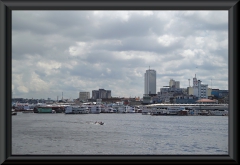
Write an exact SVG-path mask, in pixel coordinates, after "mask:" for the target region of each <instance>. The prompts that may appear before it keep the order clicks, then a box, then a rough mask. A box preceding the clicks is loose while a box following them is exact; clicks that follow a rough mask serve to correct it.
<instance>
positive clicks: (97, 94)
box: [92, 89, 112, 99]
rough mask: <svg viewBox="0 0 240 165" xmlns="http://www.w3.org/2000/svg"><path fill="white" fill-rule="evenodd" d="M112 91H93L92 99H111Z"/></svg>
mask: <svg viewBox="0 0 240 165" xmlns="http://www.w3.org/2000/svg"><path fill="white" fill-rule="evenodd" d="M111 97H112V96H111V90H105V89H99V90H92V99H103V98H111Z"/></svg>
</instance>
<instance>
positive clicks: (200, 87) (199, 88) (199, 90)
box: [193, 74, 209, 99]
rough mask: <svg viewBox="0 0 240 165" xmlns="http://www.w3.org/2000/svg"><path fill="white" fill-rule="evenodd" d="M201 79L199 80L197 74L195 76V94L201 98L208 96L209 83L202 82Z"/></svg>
mask: <svg viewBox="0 0 240 165" xmlns="http://www.w3.org/2000/svg"><path fill="white" fill-rule="evenodd" d="M201 83H202V81H201V80H197V78H196V74H195V77H194V78H193V95H194V96H197V97H198V98H199V99H200V98H208V94H209V93H208V85H207V84H201Z"/></svg>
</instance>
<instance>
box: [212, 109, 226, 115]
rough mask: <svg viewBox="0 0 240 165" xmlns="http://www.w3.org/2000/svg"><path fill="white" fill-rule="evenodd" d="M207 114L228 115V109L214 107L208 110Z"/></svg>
mask: <svg viewBox="0 0 240 165" xmlns="http://www.w3.org/2000/svg"><path fill="white" fill-rule="evenodd" d="M209 114H210V115H211V116H228V111H227V110H223V109H218V110H217V109H216V110H211V111H209Z"/></svg>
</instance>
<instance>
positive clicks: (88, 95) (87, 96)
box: [79, 92, 90, 101]
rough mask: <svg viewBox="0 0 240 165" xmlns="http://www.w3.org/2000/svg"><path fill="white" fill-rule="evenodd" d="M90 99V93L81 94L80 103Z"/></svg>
mask: <svg viewBox="0 0 240 165" xmlns="http://www.w3.org/2000/svg"><path fill="white" fill-rule="evenodd" d="M88 99H90V92H79V101H87V100H88Z"/></svg>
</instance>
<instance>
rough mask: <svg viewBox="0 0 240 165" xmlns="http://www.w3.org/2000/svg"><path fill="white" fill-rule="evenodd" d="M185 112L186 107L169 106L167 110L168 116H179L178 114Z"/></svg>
mask: <svg viewBox="0 0 240 165" xmlns="http://www.w3.org/2000/svg"><path fill="white" fill-rule="evenodd" d="M183 110H185V107H178V106H176V107H173V106H169V107H168V108H167V110H166V115H178V112H179V111H183Z"/></svg>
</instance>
